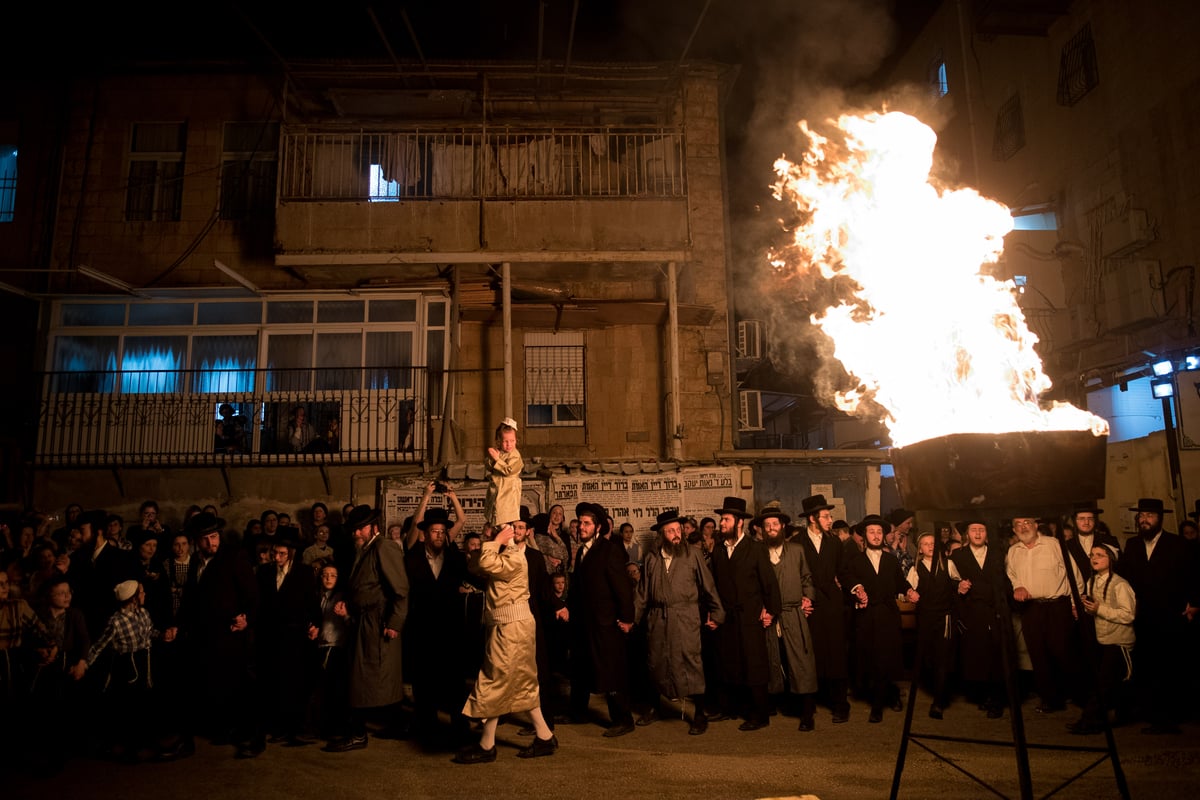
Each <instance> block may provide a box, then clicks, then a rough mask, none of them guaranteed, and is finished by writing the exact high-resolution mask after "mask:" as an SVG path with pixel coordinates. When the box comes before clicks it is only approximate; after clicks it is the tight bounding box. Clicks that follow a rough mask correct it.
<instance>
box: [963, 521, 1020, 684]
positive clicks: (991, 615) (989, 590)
mask: <svg viewBox="0 0 1200 800" xmlns="http://www.w3.org/2000/svg"><path fill="white" fill-rule="evenodd" d="M950 561H951V562H953V564H954V568H955V569H956V570H957V571H958V577H959V578H960V579H962V580H968V581H970V582H971V588H970V590H969V591H968V592H967V593H966V594H958V595H957V602H958V611H957V616H958V621H959V623H960V629H961V634H962V635H961V638H960V640H959V642H960V644H959V656H960V659H961V669H962V677H963V679H964V680H968V681H994V680H999V679H1000V678H1001V677H1003V674H1004V673H1003V667H1004V665H1003V663H1002V655H1003V651H1002V649H1001V648H1002V642H1001V639H1000V637H1001V635H1002V630H1003V629H1002V627H1001V623H1000V615H1001V614H1007V613H1009V607H1008V598H1010V597H1012V592H1013V589H1012V583H1011V582H1010V581H1009V579H1008V571H1007V570H1006V569H1005V566H1004V553H1003V552H1002V551H1001V550H1000V548H999V547H997V546H996V545H988V549H987V554H986V555H985V556H984V557H983V567H980V566H979V562H978V561H976V560H975V554H974V553H973V552H972V550H971V547H970V546H969V545H968V546H966V547H960V548H959V549H957V550H955V551H954V552H953V553H951V554H950ZM956 591H957V587H956Z"/></svg>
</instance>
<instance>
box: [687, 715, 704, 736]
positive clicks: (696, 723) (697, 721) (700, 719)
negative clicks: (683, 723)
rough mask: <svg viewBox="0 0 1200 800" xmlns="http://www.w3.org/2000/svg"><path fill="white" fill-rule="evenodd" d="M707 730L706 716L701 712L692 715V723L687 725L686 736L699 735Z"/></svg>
mask: <svg viewBox="0 0 1200 800" xmlns="http://www.w3.org/2000/svg"><path fill="white" fill-rule="evenodd" d="M707 730H708V717H706V716H704V715H703V714H700V715H697V716H695V717H692V724H691V725H690V726H688V736H701V735H702V734H703V733H704V732H705V731H707Z"/></svg>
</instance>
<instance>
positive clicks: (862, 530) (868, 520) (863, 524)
mask: <svg viewBox="0 0 1200 800" xmlns="http://www.w3.org/2000/svg"><path fill="white" fill-rule="evenodd" d="M868 525H878V526H879V527H881V528H883V533H884V535H887V533H888V531H890V530H891V529H892V523H890V522H888V521H887V520H886V519H884V518H883V517H881V516H879V515H878V514H867V515H866V516H865V517H863V518H862V520H861V521H860V522H859V523H858V524H857V525H855V526H854V531H855V533H857V534H858V535H859V536H864V537H865V536H866V535H867V526H868Z"/></svg>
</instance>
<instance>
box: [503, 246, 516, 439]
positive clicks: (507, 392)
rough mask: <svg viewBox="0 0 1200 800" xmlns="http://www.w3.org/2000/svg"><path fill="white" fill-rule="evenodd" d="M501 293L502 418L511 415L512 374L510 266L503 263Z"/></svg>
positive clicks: (506, 262) (507, 263) (508, 263)
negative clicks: (502, 351) (502, 303)
mask: <svg viewBox="0 0 1200 800" xmlns="http://www.w3.org/2000/svg"><path fill="white" fill-rule="evenodd" d="M500 275H501V282H502V284H503V287H502V290H501V293H502V295H503V297H504V416H506V417H511V416H512V415H513V374H512V367H513V363H512V264H511V263H510V262H508V261H505V262H504V263H503V264H501V265H500Z"/></svg>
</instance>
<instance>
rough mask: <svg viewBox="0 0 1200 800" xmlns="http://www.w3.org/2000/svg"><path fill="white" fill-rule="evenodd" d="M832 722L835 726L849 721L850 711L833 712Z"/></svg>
mask: <svg viewBox="0 0 1200 800" xmlns="http://www.w3.org/2000/svg"><path fill="white" fill-rule="evenodd" d="M833 721H834V723H835V724H837V723H842V722H849V721H850V709H848V708H847V709H845V710H841V709H839V710H837V711H835V712H833Z"/></svg>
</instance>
